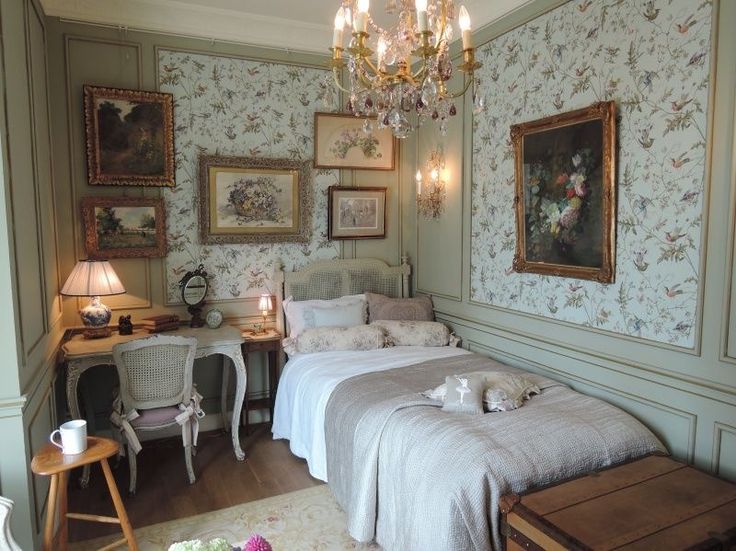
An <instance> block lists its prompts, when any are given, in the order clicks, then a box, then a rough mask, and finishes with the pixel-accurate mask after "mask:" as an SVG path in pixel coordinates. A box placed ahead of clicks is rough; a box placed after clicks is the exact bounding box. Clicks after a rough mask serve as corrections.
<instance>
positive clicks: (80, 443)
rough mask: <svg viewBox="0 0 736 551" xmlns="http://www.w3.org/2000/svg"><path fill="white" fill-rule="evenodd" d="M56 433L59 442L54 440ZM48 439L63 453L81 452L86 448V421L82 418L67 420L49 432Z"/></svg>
mask: <svg viewBox="0 0 736 551" xmlns="http://www.w3.org/2000/svg"><path fill="white" fill-rule="evenodd" d="M57 433H58V434H59V436H60V438H61V443H59V442H57V441H56V440H54V436H56V435H57ZM49 440H50V441H51V443H52V444H53V445H54V446H56V447H57V448H60V449H61V453H63V454H65V455H74V454H77V453H82V452H83V451H84V450H86V449H87V421H85V420H84V419H72V420H71V421H67V422H66V423H64V424H63V425H61V426H60V427H59V428H58V429H57V430H55V431H54V432H52V433H51V436H49Z"/></svg>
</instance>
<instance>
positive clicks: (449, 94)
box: [330, 0, 484, 138]
mask: <svg viewBox="0 0 736 551" xmlns="http://www.w3.org/2000/svg"><path fill="white" fill-rule="evenodd" d="M397 4H398V5H400V6H401V8H400V9H398V10H397V9H396V8H397ZM368 8H369V0H357V1H355V0H341V2H340V9H338V11H337V14H336V15H335V32H334V34H333V35H332V36H333V38H332V48H331V50H332V59H331V60H330V67H331V68H332V72H333V77H334V86H335V87H336V88H337V90H339V91H342V92H344V93H345V95H346V97H349V98H350V101H349V102H348V110H349V111H350V112H351V113H353V114H354V115H355V116H356V117H366V116H375V115H377V116H378V123H379V127H380V128H383V127H389V128H390V129H391V132H393V134H394V136H396V137H397V138H406V137H407V136H408V135H409V133H411V132H412V131H413V130H415V129H416V128H418V127H420V126H421V125H422V124H423V123H424V122H425V121H428V120H435V121H436V120H439V122H440V132H441V133H442V134H443V135H444V134H445V133H446V131H447V120H448V118H450V117H452V116H454V115H455V114H457V109H456V107H455V103H454V99H455V98H458V97H461V96H463V95H464V94H465V92H466V91H467V90H468V89H469V88H470V86H471V85H472V84H474V83H475V84H477V83H479V82H480V81H479V79H478V77H477V76H476V75H475V71H476V69H478V68H479V67H480V66H481V64H480V63H478V62H477V61H476V60H475V48H473V44H472V40H471V34H470V15H469V14H468V11H467V10H466V9H465V6H461V7H460V10H459V12H456V11H455V4H454V2H453V0H416V4H415V2H413V1H411V0H401V2H400V3H399V2H397V1H395V0H392V1H390V2H386V12H389V13H393V12H398V17H397V21H395V22H394V21H391V22H390V23H389V26H387V27H384V28H382V27H380V26H378V24H377V21H382V20H386V19H385V18H383V17H378V18H376V19H374V18H373V17H371V16H370V15H369V13H368ZM351 11H353V13H354V15H353V17H352V31H353V32H352V38H351V39H350V40H349V44H348V47H347V48H345V47H344V45H343V28H344V27H345V26H346V24H347V26H348V27H350V20H351V17H350V13H351ZM456 13H457V19H458V26H459V27H460V31H461V33H462V36H461V38H462V49H463V51H462V53H463V63H462V64H460V65H457V66H453V62H452V60H451V58H450V51H449V44H450V42H452V40H453V28H452V20H453V19H454V18H455V16H456V15H455V14H456ZM389 17H390V16H389ZM371 35H372V36H371ZM374 50H375V54H374ZM343 53H345V55H346V57H345V58H343ZM343 68H347V73H348V76H349V78H348V79H347V88H346V87H345V86H343V85H342V84H341V81H342V79H343V76H345V74H344V72H343V70H342V69H343ZM415 69H416V70H415ZM456 70H459V71H462V72H463V73H465V76H464V77H463V78H464V85H463V86H461V87H459V89H457V90H454V91H450V90H448V89H447V86H448V81H449V80H450V78H451V76H452V75H453V73H454V72H455V71H456ZM460 80H461V82H462V80H463V79H460ZM474 92H475V95H474V107H475V108H476V109H482V108H483V103H484V100H483V99H482V96H479V95H478V90H477V86H476V88H475V89H474ZM412 111H415V112H416V117H413V116H412V117H411V118H410V116H409V113H410V112H412Z"/></svg>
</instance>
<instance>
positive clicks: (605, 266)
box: [511, 101, 616, 283]
mask: <svg viewBox="0 0 736 551" xmlns="http://www.w3.org/2000/svg"><path fill="white" fill-rule="evenodd" d="M511 141H512V143H513V146H514V154H515V161H516V170H515V172H516V196H515V198H514V203H515V207H516V254H515V256H514V269H515V270H516V271H517V272H532V273H537V274H548V275H555V276H562V277H572V278H577V279H589V280H594V281H598V282H601V283H613V280H614V276H615V251H616V245H615V240H616V186H615V178H616V176H615V175H616V161H615V148H616V106H615V103H614V102H612V101H608V102H600V103H596V104H593V105H591V106H590V107H587V108H585V109H579V110H577V111H571V112H569V113H564V114H560V115H554V116H551V117H547V118H544V119H540V120H537V121H532V122H527V123H523V124H518V125H514V126H512V127H511Z"/></svg>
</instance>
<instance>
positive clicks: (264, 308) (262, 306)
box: [258, 295, 273, 333]
mask: <svg viewBox="0 0 736 551" xmlns="http://www.w3.org/2000/svg"><path fill="white" fill-rule="evenodd" d="M258 309H259V310H260V311H261V315H262V316H263V325H261V330H260V331H259V333H265V332H266V318H267V317H268V313H269V312H270V311H271V310H273V300H271V295H261V298H260V299H258Z"/></svg>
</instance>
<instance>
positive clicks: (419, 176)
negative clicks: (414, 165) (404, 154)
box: [415, 170, 422, 195]
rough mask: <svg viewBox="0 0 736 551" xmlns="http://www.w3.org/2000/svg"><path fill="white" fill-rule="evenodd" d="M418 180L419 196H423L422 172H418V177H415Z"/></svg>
mask: <svg viewBox="0 0 736 551" xmlns="http://www.w3.org/2000/svg"><path fill="white" fill-rule="evenodd" d="M415 178H416V179H417V195H421V194H422V172H421V170H417V175H416V176H415Z"/></svg>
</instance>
